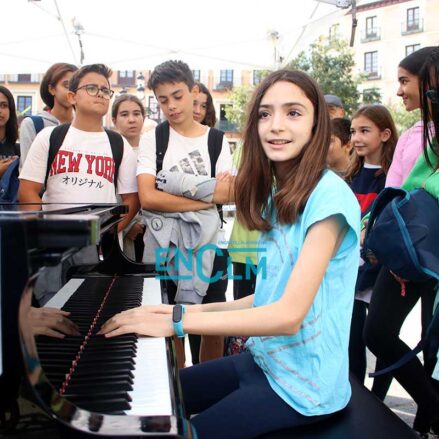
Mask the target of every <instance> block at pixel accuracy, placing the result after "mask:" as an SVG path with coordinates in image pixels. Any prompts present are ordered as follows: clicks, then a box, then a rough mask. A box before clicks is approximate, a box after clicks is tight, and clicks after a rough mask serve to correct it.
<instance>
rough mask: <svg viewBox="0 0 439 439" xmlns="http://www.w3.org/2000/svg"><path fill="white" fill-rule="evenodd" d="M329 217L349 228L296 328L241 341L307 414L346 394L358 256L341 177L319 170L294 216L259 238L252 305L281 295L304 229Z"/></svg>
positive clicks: (328, 408) (356, 221)
mask: <svg viewBox="0 0 439 439" xmlns="http://www.w3.org/2000/svg"><path fill="white" fill-rule="evenodd" d="M332 215H342V216H343V217H344V219H345V221H346V223H347V225H348V231H347V233H346V235H345V237H344V239H343V241H342V243H341V245H340V247H339V249H338V251H337V253H336V254H335V256H333V257H332V259H331V260H330V262H329V265H328V268H327V269H326V272H325V275H324V277H323V280H322V283H321V284H320V287H319V289H318V291H317V294H316V296H315V298H314V301H313V303H312V305H311V308H310V309H309V311H308V313H307V315H306V316H305V318H304V320H303V322H302V324H301V326H300V329H299V331H298V332H297V334H295V335H289V336H271V337H251V338H250V339H249V341H248V342H247V347H248V348H249V349H250V351H251V353H252V355H253V358H254V359H255V361H256V363H257V364H258V365H259V366H260V367H261V369H262V370H263V371H264V373H265V375H266V376H267V379H268V381H269V383H270V385H271V387H272V389H273V390H274V391H275V392H276V393H277V394H278V395H279V396H280V397H281V398H282V399H283V400H284V401H285V402H286V403H287V404H289V405H290V406H291V407H293V408H294V409H295V410H297V411H298V412H299V413H301V414H303V415H306V416H314V415H323V414H329V413H333V412H336V411H338V410H341V409H342V408H344V407H345V406H346V405H347V403H348V402H349V399H350V396H351V387H350V384H349V358H348V344H349V329H350V323H351V317H352V305H353V300H354V287H355V280H356V277H357V267H358V258H359V234H360V208H359V205H358V202H357V200H356V199H355V196H354V194H353V193H352V191H351V190H350V189H349V187H348V186H347V184H346V183H345V182H344V181H343V180H342V179H341V178H340V177H338V176H336V175H335V174H334V173H333V172H332V171H326V172H325V173H324V174H323V176H322V178H321V179H320V181H319V182H318V184H317V186H316V187H315V188H314V190H313V191H312V193H311V195H310V197H309V199H308V202H307V203H306V206H305V209H304V211H303V213H302V214H301V215H300V216H299V218H298V219H297V221H296V222H295V223H294V224H292V225H280V224H278V223H275V224H274V226H273V229H272V230H271V231H270V232H268V233H263V234H262V235H261V239H260V241H259V247H260V248H265V249H266V252H265V260H266V273H265V274H264V270H260V271H259V272H258V276H257V280H256V291H255V298H254V303H253V306H262V305H266V304H270V303H274V302H276V301H277V300H279V299H280V298H281V297H282V295H283V293H284V289H285V287H286V284H287V282H288V279H289V277H290V275H291V272H292V270H293V269H294V266H295V264H296V261H297V259H298V257H299V254H300V252H301V249H302V246H303V243H304V241H305V238H306V234H307V232H308V230H309V228H310V227H311V226H312V225H313V224H315V223H316V222H318V221H322V220H324V219H325V218H328V217H330V216H332ZM262 257H264V255H263V254H262V253H261V257H260V258H259V264H262Z"/></svg>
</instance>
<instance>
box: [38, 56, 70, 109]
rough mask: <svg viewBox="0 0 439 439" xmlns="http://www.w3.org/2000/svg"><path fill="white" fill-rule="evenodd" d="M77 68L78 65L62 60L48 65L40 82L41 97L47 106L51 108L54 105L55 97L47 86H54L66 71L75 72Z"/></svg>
mask: <svg viewBox="0 0 439 439" xmlns="http://www.w3.org/2000/svg"><path fill="white" fill-rule="evenodd" d="M77 70H78V67H76V66H74V65H73V64H67V63H64V62H60V63H56V64H54V65H53V66H51V67H49V69H48V70H47V72H46V73H45V74H44V76H43V79H42V81H41V84H40V95H41V99H42V100H43V102H44V103H45V104H46V105H47V106H48V107H49V108H53V107H54V105H55V98H54V96H53V95H51V94H50V92H49V86H52V87H55V86H56V84H57V83H58V81H59V80H60V79H61V78H62V77H63V76H64V75H65V74H66V73H67V72H76V71H77Z"/></svg>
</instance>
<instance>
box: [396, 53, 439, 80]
mask: <svg viewBox="0 0 439 439" xmlns="http://www.w3.org/2000/svg"><path fill="white" fill-rule="evenodd" d="M434 48H435V46H428V47H423V48H422V49H419V50H417V51H416V52H412V53H411V54H410V55H408V56H406V57H405V58H404V59H403V60H402V61H401V62H400V63H399V67H402V68H403V69H405V70H407V71H408V72H410V73H411V74H412V75H415V76H418V77H419V74H420V71H421V68H422V66H423V65H424V63H425V60H426V59H427V57H428V56H429V55H430V54H431V52H432V51H433V49H434Z"/></svg>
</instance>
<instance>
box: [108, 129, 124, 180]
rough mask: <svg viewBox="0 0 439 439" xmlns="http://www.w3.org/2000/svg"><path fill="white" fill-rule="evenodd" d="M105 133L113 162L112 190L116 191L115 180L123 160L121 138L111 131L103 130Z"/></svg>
mask: <svg viewBox="0 0 439 439" xmlns="http://www.w3.org/2000/svg"><path fill="white" fill-rule="evenodd" d="M105 132H106V133H107V136H108V139H109V140H110V146H111V153H112V154H113V160H114V178H113V181H114V188H115V189H117V178H118V177H119V168H120V164H121V163H122V158H123V148H124V146H123V138H122V136H121V135H120V134H119V133H116V131H113V130H107V129H106V128H105Z"/></svg>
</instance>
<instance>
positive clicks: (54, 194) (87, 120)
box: [19, 64, 139, 231]
mask: <svg viewBox="0 0 439 439" xmlns="http://www.w3.org/2000/svg"><path fill="white" fill-rule="evenodd" d="M111 73H112V72H111V70H110V69H109V68H108V67H106V66H105V65H103V64H92V65H88V66H84V67H82V68H81V69H80V70H78V71H77V72H75V73H74V75H73V76H72V78H71V80H70V84H69V92H68V94H67V99H68V100H69V102H70V103H71V104H72V105H73V106H74V107H75V117H74V119H73V121H72V124H71V126H70V128H69V130H68V131H67V134H66V136H65V138H64V141H63V143H62V145H61V147H60V149H59V151H58V153H57V155H56V156H55V158H54V160H53V162H52V165H51V168H50V172H49V174H48V178H47V183H46V188H45V192H44V195H43V197H42V199H41V198H40V193H41V190H42V188H43V184H44V181H45V177H46V169H47V159H48V152H49V144H50V135H51V133H52V131H53V129H54V128H53V127H50V128H46V129H44V130H42V131H41V132H40V133H39V134H38V135H37V137H36V138H35V140H34V142H33V143H32V146H31V148H30V151H29V154H28V159H27V160H26V162H25V164H24V166H23V169H22V171H21V173H20V190H19V200H20V201H21V202H35V203H41V202H42V201H43V202H45V203H53V204H52V205H49V206H43V209H54V208H56V207H61V206H57V203H86V204H91V203H116V190H115V189H116V187H115V183H116V182H115V181H114V175H115V162H114V160H113V156H112V149H111V145H110V140H109V137H108V135H107V133H106V132H105V131H104V128H103V126H102V118H103V116H105V114H106V113H107V111H108V108H109V104H110V99H111V97H112V95H113V93H114V92H113V90H111V89H110V83H109V78H110V76H111ZM123 145H124V147H123V157H122V161H121V163H120V168H119V172H118V178H117V192H118V194H120V196H121V197H122V201H123V202H124V204H127V205H128V207H129V213H128V215H126V217H125V218H124V220H123V221H121V222H120V223H119V227H118V229H119V231H120V230H122V229H123V228H124V227H125V226H126V225H127V224H129V222H130V220H131V219H132V218H133V217H134V215H135V214H136V212H137V210H138V208H139V202H138V196H137V183H136V177H135V169H136V158H135V156H134V154H133V152H132V150H131V147H130V145H129V144H128V142H127V141H126V140H124V141H123ZM31 208H32V209H33V208H34V206H31Z"/></svg>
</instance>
